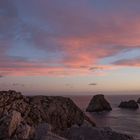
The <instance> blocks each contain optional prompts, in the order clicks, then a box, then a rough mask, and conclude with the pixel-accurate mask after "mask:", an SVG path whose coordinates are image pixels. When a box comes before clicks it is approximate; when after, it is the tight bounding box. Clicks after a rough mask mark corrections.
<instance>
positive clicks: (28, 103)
mask: <svg viewBox="0 0 140 140" xmlns="http://www.w3.org/2000/svg"><path fill="white" fill-rule="evenodd" d="M0 118H1V119H0V122H1V124H7V122H8V124H7V125H1V128H0V129H1V133H2V132H6V134H1V136H0V137H2V138H15V137H16V138H18V139H20V138H22V139H23V138H25V137H26V138H27V137H28V138H31V137H33V135H34V133H35V131H36V128H37V126H38V125H39V124H41V123H48V124H51V126H52V130H51V131H53V132H55V133H59V131H62V130H64V129H66V128H69V127H71V126H72V125H79V126H80V125H82V124H83V122H84V120H85V119H86V120H87V121H89V119H88V117H86V116H85V114H84V113H83V112H82V111H81V110H80V109H79V108H78V107H77V106H76V105H75V104H74V103H73V101H72V100H71V99H69V98H64V97H50V96H48V97H47V96H35V97H25V96H23V95H22V94H21V93H18V92H15V91H1V92H0ZM14 119H15V120H14ZM90 123H91V122H90ZM92 125H95V124H94V123H92ZM26 131H27V132H26ZM21 133H24V134H21Z"/></svg>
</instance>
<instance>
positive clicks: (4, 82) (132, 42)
mask: <svg viewBox="0 0 140 140" xmlns="http://www.w3.org/2000/svg"><path fill="white" fill-rule="evenodd" d="M7 89H15V90H17V91H21V92H23V93H26V94H27V93H28V94H37V93H38V94H58V95H59V94H67V95H68V94H92V93H93V92H106V93H107V92H108V93H109V92H111V93H112V92H117V93H119V92H120V93H121V92H125V93H126V92H130V93H131V92H134V91H140V0H0V90H7ZM139 93H140V92H139Z"/></svg>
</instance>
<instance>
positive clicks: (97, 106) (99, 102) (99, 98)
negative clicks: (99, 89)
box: [86, 94, 112, 112]
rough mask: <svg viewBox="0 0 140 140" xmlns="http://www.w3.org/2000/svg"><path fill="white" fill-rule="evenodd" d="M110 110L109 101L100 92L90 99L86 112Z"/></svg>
mask: <svg viewBox="0 0 140 140" xmlns="http://www.w3.org/2000/svg"><path fill="white" fill-rule="evenodd" d="M110 110H112V108H111V106H110V104H109V102H108V101H107V100H106V99H105V98H104V95H101V94H100V95H95V96H94V97H93V98H92V99H91V101H90V103H89V105H88V107H87V109H86V111H87V112H101V111H110Z"/></svg>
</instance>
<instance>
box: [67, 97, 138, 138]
mask: <svg viewBox="0 0 140 140" xmlns="http://www.w3.org/2000/svg"><path fill="white" fill-rule="evenodd" d="M139 97H140V95H106V96H105V98H106V99H107V100H108V102H109V103H110V104H111V106H112V111H110V112H102V113H87V112H86V111H85V110H86V107H87V106H88V104H89V102H90V100H91V98H92V96H91V95H89V96H70V98H71V99H72V100H73V101H74V102H75V103H76V104H77V106H79V107H80V108H81V109H82V110H83V111H84V112H85V113H86V114H87V115H88V116H89V117H90V118H91V119H92V120H93V121H95V122H96V125H97V126H98V127H110V128H112V130H115V131H117V132H120V133H125V134H129V135H131V136H133V137H134V138H135V139H136V140H140V109H137V110H131V109H121V108H118V105H119V104H120V102H121V101H127V100H130V99H134V100H136V101H137V99H138V98H139Z"/></svg>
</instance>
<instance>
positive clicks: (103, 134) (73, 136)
mask: <svg viewBox="0 0 140 140" xmlns="http://www.w3.org/2000/svg"><path fill="white" fill-rule="evenodd" d="M63 136H64V137H66V138H67V139H68V140H133V138H132V137H131V136H128V135H125V134H120V133H117V132H114V131H112V130H111V129H110V128H96V127H90V126H84V127H72V128H69V129H67V130H65V131H64V135H63Z"/></svg>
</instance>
